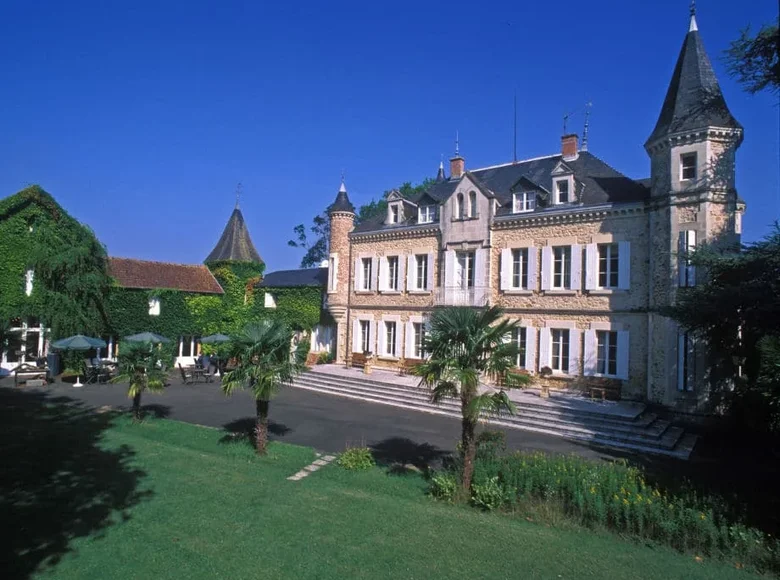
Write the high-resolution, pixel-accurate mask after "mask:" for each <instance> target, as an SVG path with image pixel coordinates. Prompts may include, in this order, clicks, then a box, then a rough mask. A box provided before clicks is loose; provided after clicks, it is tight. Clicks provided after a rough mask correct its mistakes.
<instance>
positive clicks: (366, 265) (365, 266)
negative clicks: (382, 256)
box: [360, 258, 371, 290]
mask: <svg viewBox="0 0 780 580" xmlns="http://www.w3.org/2000/svg"><path fill="white" fill-rule="evenodd" d="M360 267H361V276H360V289H361V290H371V258H363V259H361V260H360Z"/></svg>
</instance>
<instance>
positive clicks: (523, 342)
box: [512, 326, 530, 369]
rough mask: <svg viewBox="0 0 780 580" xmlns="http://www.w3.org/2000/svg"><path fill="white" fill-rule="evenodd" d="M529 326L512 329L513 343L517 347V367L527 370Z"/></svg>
mask: <svg viewBox="0 0 780 580" xmlns="http://www.w3.org/2000/svg"><path fill="white" fill-rule="evenodd" d="M528 330H529V329H528V327H527V326H516V327H515V328H513V329H512V342H513V343H515V344H516V345H517V360H515V366H516V367H517V368H519V369H525V368H526V364H527V363H528V335H529V334H530V333H529V332H528Z"/></svg>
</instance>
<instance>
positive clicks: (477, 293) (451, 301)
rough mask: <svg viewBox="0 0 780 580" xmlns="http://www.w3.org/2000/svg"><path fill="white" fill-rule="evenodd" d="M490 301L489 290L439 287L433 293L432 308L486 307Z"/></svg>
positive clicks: (476, 287)
mask: <svg viewBox="0 0 780 580" xmlns="http://www.w3.org/2000/svg"><path fill="white" fill-rule="evenodd" d="M489 299H490V288H489V287H487V286H474V287H472V288H460V287H439V288H436V290H435V291H434V293H433V305H434V306H475V307H482V306H486V305H487V303H488V301H489Z"/></svg>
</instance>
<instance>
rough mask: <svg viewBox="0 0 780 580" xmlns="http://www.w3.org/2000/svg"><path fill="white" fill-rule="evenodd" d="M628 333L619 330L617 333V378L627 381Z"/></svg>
mask: <svg viewBox="0 0 780 580" xmlns="http://www.w3.org/2000/svg"><path fill="white" fill-rule="evenodd" d="M628 353H629V343H628V331H627V330H620V331H618V333H617V378H619V379H623V380H624V381H625V380H628Z"/></svg>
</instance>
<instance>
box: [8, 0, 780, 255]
mask: <svg viewBox="0 0 780 580" xmlns="http://www.w3.org/2000/svg"><path fill="white" fill-rule="evenodd" d="M776 17H777V2H776V0H749V1H743V2H733V1H732V0H699V2H698V16H697V19H698V23H699V29H700V31H701V33H702V35H703V39H704V42H705V46H706V47H707V50H708V52H709V55H710V57H711V59H712V60H713V64H714V66H715V69H716V72H717V73H718V76H719V78H720V81H721V87H722V89H723V91H724V93H725V96H726V101H727V103H728V105H729V107H730V109H731V111H732V112H733V114H734V115H735V116H736V118H737V119H738V120H739V121H740V122H741V123H742V124H743V125H744V127H745V141H744V143H743V145H742V148H741V149H740V151H739V154H738V158H737V159H738V161H737V162H738V166H737V168H738V169H737V170H738V176H737V184H738V188H739V191H740V194H741V195H742V197H744V198H745V199H746V200H747V202H748V212H747V214H746V217H745V222H744V228H745V234H744V239H746V240H754V239H756V238H758V237H761V236H762V235H763V234H764V233H766V232H767V231H768V229H769V227H770V224H771V223H772V222H773V221H774V220H776V219H778V218H780V163H779V159H780V146H779V144H778V141H779V138H778V135H779V134H780V111H779V110H778V107H777V98H776V97H772V96H771V95H768V94H767V95H759V96H750V95H747V94H745V93H744V92H743V91H742V90H741V89H740V88H739V87H738V86H737V85H736V84H735V83H734V82H733V81H732V80H731V79H729V78H728V77H727V76H726V74H725V71H724V67H723V65H722V63H721V62H720V61H719V59H718V57H719V55H720V53H721V52H722V50H723V49H724V48H725V47H726V46H727V45H728V43H729V41H730V40H732V39H733V38H735V37H736V36H737V35H738V33H739V30H740V29H741V28H742V27H744V26H746V25H748V24H752V25H753V27H754V29H755V27H757V26H759V25H760V24H761V23H763V22H768V21H770V20H771V19H772V18H776ZM687 27H688V1H687V0H655V1H653V2H617V1H616V0H591V1H590V2H581V1H574V0H559V1H558V2H517V1H512V2H480V3H474V2H463V3H461V2H442V3H433V2H414V3H405V2H395V3H391V4H387V3H378V2H365V1H363V2H356V3H341V2H335V1H334V2H316V3H307V2H296V3H292V2H273V3H272V2H254V1H245V2H238V1H227V2H216V1H210V2H205V1H200V0H192V1H189V2H186V3H184V2H159V1H157V2H150V1H146V0H135V1H133V2H129V1H124V2H120V1H114V2H104V1H95V2H84V1H78V0H74V1H72V2H59V1H55V0H50V1H48V2H41V1H35V0H27V1H17V0H6V1H5V2H3V3H2V7H0V54H2V63H3V64H2V66H1V67H0V87H2V90H1V91H0V197H3V196H5V195H10V194H12V193H14V192H16V191H18V190H19V189H21V188H23V187H25V186H26V185H27V184H30V183H39V184H41V185H42V186H43V187H44V188H45V189H46V190H47V191H49V192H50V193H52V194H53V195H54V196H55V198H56V199H57V200H58V201H59V202H60V203H61V204H62V205H63V206H64V207H65V208H66V209H67V211H69V212H70V213H71V214H72V215H74V216H75V217H77V218H78V219H80V220H81V221H83V222H85V223H86V224H88V225H90V226H91V227H92V228H93V229H94V230H95V232H96V233H97V235H98V237H99V238H100V239H101V240H102V241H103V242H104V243H105V244H106V245H107V247H108V250H109V253H110V254H112V255H116V256H130V257H137V258H145V259H155V260H163V261H175V262H192V263H197V262H201V261H202V260H203V259H204V258H205V256H206V255H207V254H208V252H209V251H210V250H211V248H212V247H213V245H214V244H215V243H216V241H217V239H218V237H219V235H220V233H221V231H222V229H223V227H224V225H225V222H226V221H227V219H228V217H229V215H230V212H231V211H232V209H233V204H234V199H235V194H234V192H235V186H236V183H237V182H239V181H240V182H242V183H243V190H244V194H243V197H242V203H241V206H242V210H243V212H244V216H245V218H246V221H247V224H248V226H249V229H250V232H251V234H252V237H253V239H254V242H255V245H256V246H257V248H258V250H259V251H260V254H261V255H262V256H263V257H264V259H265V260H266V262H267V264H268V269H269V270H275V269H282V268H289V267H296V266H297V265H298V261H299V259H300V252H299V251H297V250H295V249H292V248H289V247H287V243H286V242H287V240H288V239H289V238H290V237H291V233H292V228H293V226H295V225H296V224H298V223H301V222H305V223H307V224H308V223H309V222H310V221H311V218H312V217H313V216H314V215H315V214H316V213H318V212H319V211H321V210H322V209H323V208H324V207H325V206H327V205H328V204H329V203H331V201H332V200H333V198H334V196H335V193H336V190H337V189H338V186H339V179H340V175H341V172H342V170H344V171H345V172H346V176H347V187H348V190H349V193H350V197H351V198H352V200H353V202H354V203H355V204H360V203H364V202H367V201H368V200H370V199H371V198H372V197H376V196H378V195H380V194H381V193H382V192H383V191H385V190H387V189H390V188H392V187H394V186H397V185H399V184H401V183H402V182H404V181H412V182H418V181H420V180H422V179H423V178H424V177H426V176H433V175H434V174H435V172H436V168H437V166H438V163H439V159H440V156H441V155H442V154H443V155H444V156H445V159H446V158H447V157H448V156H450V155H451V154H452V152H453V146H454V144H453V141H454V134H455V131H456V130H458V131H459V133H460V144H461V153H462V154H463V155H464V157H465V158H466V166H467V168H469V167H470V168H477V167H480V166H486V165H493V164H497V163H502V162H506V161H510V160H511V156H512V94H513V92H514V91H515V90H517V93H518V109H519V111H518V134H519V135H518V155H519V157H520V158H526V157H536V156H540V155H546V154H552V153H555V152H557V151H558V150H559V148H560V136H561V132H562V115H563V113H564V112H566V111H572V110H577V109H581V108H582V107H583V106H584V104H585V103H586V102H587V101H588V100H590V101H592V102H593V108H592V114H591V132H590V150H591V152H593V153H594V154H596V155H598V156H599V157H601V158H602V159H604V160H605V161H607V162H608V163H609V164H610V165H612V166H613V167H615V168H616V169H618V170H620V171H622V172H623V173H625V174H627V175H629V176H631V177H635V178H641V177H646V176H648V175H649V161H648V158H647V156H646V154H645V152H644V149H643V147H642V144H643V143H644V141H645V139H646V138H647V137H648V135H649V134H650V132H651V131H652V129H653V126H654V124H655V121H656V119H657V116H658V113H659V111H660V108H661V103H662V101H663V97H664V95H665V93H666V89H667V86H668V83H669V79H670V77H671V74H672V69H673V68H674V64H675V60H676V58H677V55H678V52H679V50H680V46H681V44H682V41H683V38H684V35H685V33H686V31H687ZM582 120H583V118H582V115H575V116H573V117H572V119H571V121H570V123H571V124H570V129H572V130H576V131H577V132H580V131H581V128H582Z"/></svg>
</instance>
